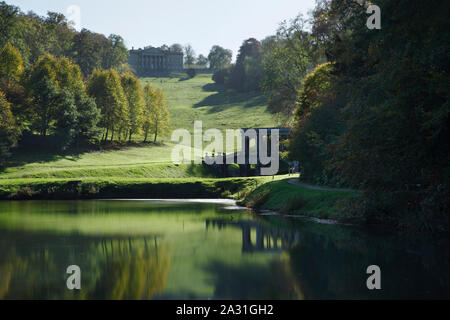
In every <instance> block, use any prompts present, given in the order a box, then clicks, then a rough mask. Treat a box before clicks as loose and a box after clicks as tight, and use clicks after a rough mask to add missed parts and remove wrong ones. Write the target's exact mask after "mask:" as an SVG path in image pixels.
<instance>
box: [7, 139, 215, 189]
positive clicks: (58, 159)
mask: <svg viewBox="0 0 450 320" xmlns="http://www.w3.org/2000/svg"><path fill="white" fill-rule="evenodd" d="M172 148H173V145H172V144H167V145H162V146H158V145H148V146H142V147H125V148H123V149H121V150H110V151H95V152H87V153H81V154H67V155H54V154H47V153H35V152H30V153H28V152H27V153H16V154H15V155H14V159H13V160H14V161H13V165H12V166H9V167H8V168H6V169H3V170H2V171H0V184H1V183H2V180H3V179H20V178H89V177H123V178H186V177H210V176H211V173H210V172H208V171H207V170H204V169H202V168H201V167H200V166H193V165H188V164H186V165H181V166H176V165H174V164H172V161H171V153H172Z"/></svg>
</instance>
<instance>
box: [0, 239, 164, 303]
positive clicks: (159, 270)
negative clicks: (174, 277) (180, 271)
mask: <svg viewBox="0 0 450 320" xmlns="http://www.w3.org/2000/svg"><path fill="white" fill-rule="evenodd" d="M3 235H5V234H3ZM6 236H7V235H6ZM2 238H3V237H2ZM74 238H75V239H71V237H62V238H61V239H57V240H56V239H52V237H46V239H41V240H40V245H39V247H40V249H33V245H32V244H31V243H30V244H29V245H28V246H26V247H28V248H29V249H28V250H23V247H22V250H23V252H18V251H17V250H16V249H15V247H14V245H13V244H14V243H15V242H14V241H7V239H6V238H3V239H1V241H0V243H1V244H2V248H0V249H1V252H3V253H5V252H7V253H6V255H3V256H2V258H0V299H35V298H40V299H100V300H103V299H114V300H122V299H151V298H153V297H154V296H155V295H158V294H161V292H162V291H163V289H164V287H165V284H166V280H167V272H168V270H169V268H170V263H171V251H172V249H171V247H170V246H169V245H167V244H165V243H159V239H158V238H157V237H145V238H122V239H117V238H116V239H114V238H99V239H97V238H92V239H86V238H84V237H83V238H78V237H76V236H74ZM23 239H24V241H27V240H26V239H27V238H26V235H24V238H23ZM8 242H9V247H8V248H5V247H6V246H8ZM55 242H56V243H62V245H61V246H58V247H55V246H54V245H51V244H54V243H55ZM67 242H70V243H79V246H78V247H76V248H69V249H68V250H64V243H67ZM45 243H47V245H48V246H46V249H42V247H43V246H44V247H45ZM22 244H23V243H22ZM75 257H76V258H75ZM67 261H73V264H77V265H79V266H80V267H81V270H82V290H80V291H69V290H68V289H67V288H66V278H67V277H68V275H67V274H65V273H64V271H65V270H66V268H67V266H68V265H67Z"/></svg>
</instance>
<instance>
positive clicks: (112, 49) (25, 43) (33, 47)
mask: <svg viewBox="0 0 450 320" xmlns="http://www.w3.org/2000/svg"><path fill="white" fill-rule="evenodd" d="M0 30H1V32H0V47H3V46H4V45H5V44H6V43H8V42H10V43H11V44H12V45H13V46H14V47H16V48H17V49H18V50H19V51H20V53H21V55H22V58H23V64H24V67H25V68H26V69H30V68H31V67H32V65H33V64H34V63H35V62H36V61H37V60H38V59H39V58H40V57H41V56H42V55H44V54H46V53H49V54H51V55H53V56H55V57H58V58H59V57H63V56H64V57H67V58H69V59H70V60H71V61H73V62H74V63H76V64H77V65H78V66H79V67H80V68H81V72H82V74H83V76H84V77H87V76H89V75H90V74H91V73H92V72H93V71H94V70H95V69H116V70H120V69H121V68H127V66H126V63H127V56H128V50H127V48H126V47H125V45H124V43H123V39H122V38H121V37H120V36H118V35H114V34H112V35H110V36H109V37H108V38H107V37H105V36H104V35H102V34H98V33H94V32H91V31H89V30H86V29H83V30H81V32H77V31H76V30H75V29H74V28H73V27H72V26H71V25H70V23H69V22H68V21H67V19H66V17H65V16H64V15H63V14H60V13H55V12H48V14H47V17H41V16H38V15H36V14H35V13H33V12H28V13H23V12H21V11H20V9H19V8H18V7H16V6H13V5H8V4H6V3H5V2H3V1H2V2H0Z"/></svg>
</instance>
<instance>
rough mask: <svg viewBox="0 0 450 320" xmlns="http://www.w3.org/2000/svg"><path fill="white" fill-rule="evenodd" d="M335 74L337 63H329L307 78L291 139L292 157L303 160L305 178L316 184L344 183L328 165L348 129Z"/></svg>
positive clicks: (296, 112)
mask: <svg viewBox="0 0 450 320" xmlns="http://www.w3.org/2000/svg"><path fill="white" fill-rule="evenodd" d="M333 73H334V65H333V64H331V63H326V64H322V65H320V66H318V67H317V68H316V69H315V70H314V71H313V72H312V73H311V74H309V75H308V76H307V77H306V78H305V81H304V85H303V89H302V90H301V91H300V94H299V98H298V101H297V109H296V110H295V125H294V128H293V131H292V133H291V137H290V142H289V157H290V158H291V159H292V160H296V161H299V162H300V165H301V178H302V180H304V181H307V182H311V183H315V184H328V185H330V184H337V183H339V182H341V181H340V180H339V179H340V177H339V175H338V174H337V173H336V172H335V171H333V170H330V169H329V168H328V166H327V164H328V161H329V160H330V159H331V158H332V157H333V156H334V152H335V149H336V145H337V143H338V141H339V136H340V135H341V134H342V132H343V131H344V128H345V126H344V121H343V119H342V117H341V110H342V108H343V104H339V103H338V102H339V101H341V100H342V99H340V98H338V92H339V90H337V88H336V87H335V85H336V76H335V75H334V74H333Z"/></svg>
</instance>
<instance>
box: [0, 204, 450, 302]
mask: <svg viewBox="0 0 450 320" xmlns="http://www.w3.org/2000/svg"><path fill="white" fill-rule="evenodd" d="M380 229H381V230H382V231H380ZM449 244H450V241H449V239H448V238H445V237H442V236H436V235H424V234H405V233H403V234H402V233H396V232H391V231H388V230H384V229H383V228H377V231H373V230H372V231H371V230H367V229H364V228H362V227H356V226H345V225H337V224H323V223H317V222H314V221H310V220H307V219H304V218H298V217H297V218H294V217H281V216H276V215H271V214H264V215H256V214H254V213H252V212H250V211H248V210H246V209H242V208H238V207H236V206H235V205H234V203H233V202H232V201H226V200H225V201H200V200H198V201H195V200H191V201H186V200H184V201H181V200H180V201H176V200H171V201H163V200H160V201H158V200H140V201H139V200H125V201H121V200H104V201H101V200H92V201H28V202H13V201H11V202H0V299H416V298H417V299H418V298H425V299H431V298H450V275H449V272H448V271H449V270H450V252H449ZM71 265H77V266H79V267H80V269H81V290H74V291H71V290H69V289H68V288H67V286H66V281H67V278H68V277H69V276H70V275H69V274H67V273H66V270H67V267H68V266H71ZM370 265H378V266H379V267H380V268H381V286H382V289H381V290H372V291H371V290H368V289H367V285H366V281H367V278H368V277H369V275H368V274H367V273H366V270H367V267H368V266H370Z"/></svg>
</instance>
